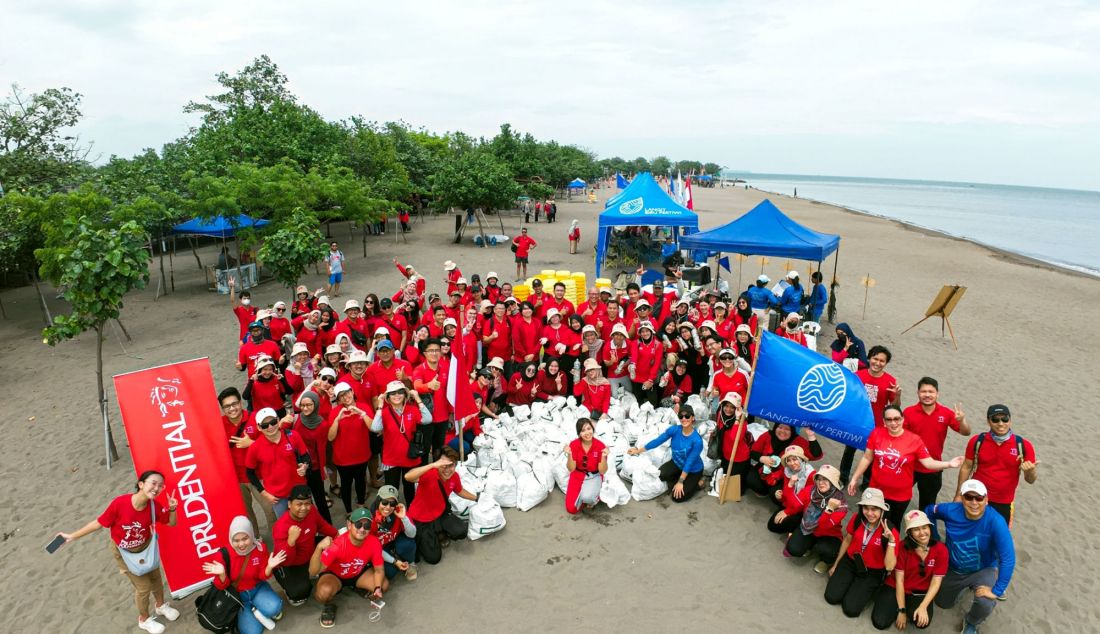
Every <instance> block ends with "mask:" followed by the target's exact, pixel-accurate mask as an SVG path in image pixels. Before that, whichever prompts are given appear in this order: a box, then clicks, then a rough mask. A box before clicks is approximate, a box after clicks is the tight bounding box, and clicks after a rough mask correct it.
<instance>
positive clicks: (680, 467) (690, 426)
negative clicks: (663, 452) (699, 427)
mask: <svg viewBox="0 0 1100 634" xmlns="http://www.w3.org/2000/svg"><path fill="white" fill-rule="evenodd" d="M678 411H679V415H680V425H679V426H677V425H672V426H670V427H669V428H668V429H666V430H665V432H664V433H663V434H661V435H660V436H657V437H656V438H654V439H653V440H651V441H649V442H648V443H646V445H645V448H644V449H643V448H642V447H632V448H630V449H628V450H627V453H628V454H630V455H632V456H637V455H639V454H642V453H645V452H646V451H649V450H650V449H655V448H657V447H660V446H661V445H663V444H665V443H666V442H670V444H671V447H672V459H671V460H669V461H668V462H666V463H664V464H663V465H661V480H663V481H664V482H667V483H668V484H669V486H670V487H672V501H673V502H687V501H688V500H690V499H691V496H693V495H695V492H696V491H698V490H699V479H700V478H701V477H702V476H703V459H702V457H701V454H702V453H703V437H702V436H700V435H699V432H697V431H695V411H694V410H692V409H691V406H690V405H680V406H679V410H678Z"/></svg>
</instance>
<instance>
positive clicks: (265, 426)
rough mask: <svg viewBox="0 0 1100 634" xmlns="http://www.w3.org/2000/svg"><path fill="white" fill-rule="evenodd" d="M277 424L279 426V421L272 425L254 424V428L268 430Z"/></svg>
mask: <svg viewBox="0 0 1100 634" xmlns="http://www.w3.org/2000/svg"><path fill="white" fill-rule="evenodd" d="M278 424H279V421H275V422H273V423H256V427H257V429H268V428H269V427H274V426H276V425H278Z"/></svg>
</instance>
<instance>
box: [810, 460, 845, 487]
mask: <svg viewBox="0 0 1100 634" xmlns="http://www.w3.org/2000/svg"><path fill="white" fill-rule="evenodd" d="M814 475H815V476H821V477H822V478H825V479H826V480H828V481H829V484H831V485H833V487H835V488H837V489H839V488H840V469H837V468H836V467H834V466H833V465H831V464H823V465H821V468H820V469H818V470H817V472H815V473H814Z"/></svg>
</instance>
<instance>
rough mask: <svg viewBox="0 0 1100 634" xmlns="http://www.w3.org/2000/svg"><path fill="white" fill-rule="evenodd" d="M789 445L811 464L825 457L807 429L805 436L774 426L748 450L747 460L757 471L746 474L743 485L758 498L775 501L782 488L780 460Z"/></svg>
mask: <svg viewBox="0 0 1100 634" xmlns="http://www.w3.org/2000/svg"><path fill="white" fill-rule="evenodd" d="M790 445H798V446H799V447H801V448H802V451H803V452H804V453H805V454H806V455H807V456H808V457H809V459H810V460H820V459H821V457H822V456H823V455H825V454H824V452H823V451H822V450H821V443H819V442H818V441H817V435H816V434H814V430H812V429H810V428H809V427H807V428H806V436H805V437H802V436H801V435H799V433H798V430H797V428H795V427H792V426H791V425H789V424H786V423H775V424H774V425H772V428H771V429H770V430H768V432H767V433H765V434H760V437H759V438H757V439H756V442H754V443H753V444H752V449H750V450H749V457H750V458H751V459H752V460H753V461H754V462H756V463H757V468H756V469H753V470H752V471H749V474H748V477H747V478H745V479H746V481H747V482H746V485H747V486H748V488H750V489H752V490H753V492H754V493H756V495H758V496H760V497H767V498H772V499H774V498H775V492H776V491H777V490H778V489H779V486H780V485H781V484H782V482H781V481H782V478H783V462H782V460H780V458H779V457H780V456H781V455H783V452H784V451H785V450H786V449H787V447H788V446H790Z"/></svg>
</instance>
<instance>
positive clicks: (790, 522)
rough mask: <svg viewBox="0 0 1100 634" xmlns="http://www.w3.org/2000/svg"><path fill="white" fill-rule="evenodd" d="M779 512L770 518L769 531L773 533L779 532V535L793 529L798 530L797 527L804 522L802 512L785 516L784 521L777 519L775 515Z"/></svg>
mask: <svg viewBox="0 0 1100 634" xmlns="http://www.w3.org/2000/svg"><path fill="white" fill-rule="evenodd" d="M778 514H779V512H778V511H776V513H775V514H773V515H772V516H771V517H769V518H768V530H769V531H771V532H773V533H777V534H779V535H782V534H784V533H789V532H791V531H795V532H798V531H797V530H795V529H797V528H798V525H799V524H801V523H802V514H801V513H799V514H798V515H790V516H787V517H785V518H783V521H782V522H777V521H775V516H776V515H778Z"/></svg>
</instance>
